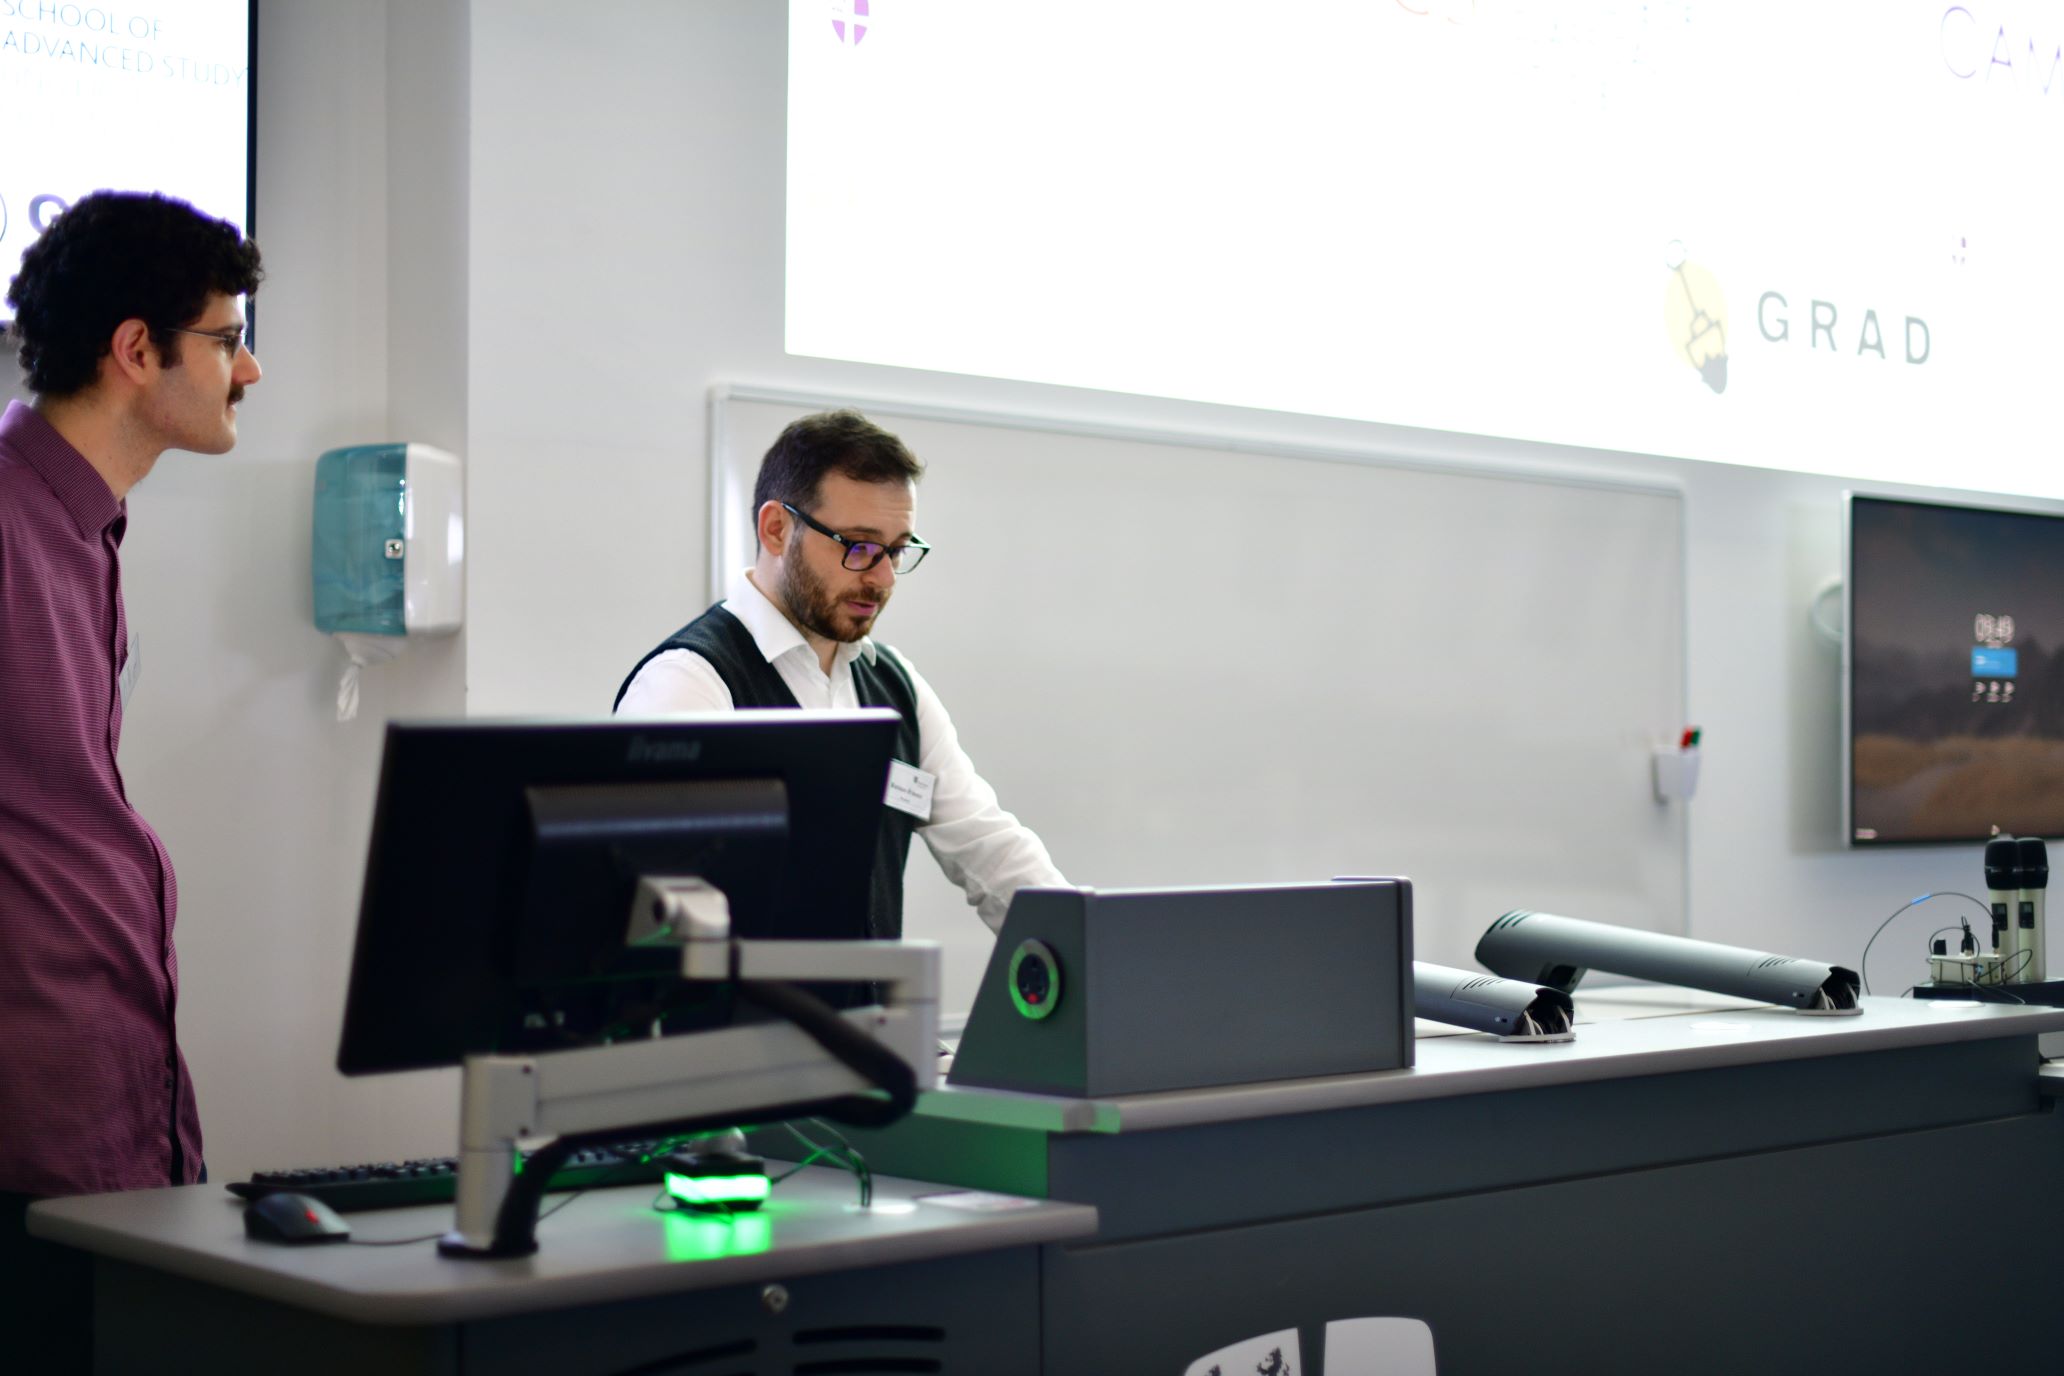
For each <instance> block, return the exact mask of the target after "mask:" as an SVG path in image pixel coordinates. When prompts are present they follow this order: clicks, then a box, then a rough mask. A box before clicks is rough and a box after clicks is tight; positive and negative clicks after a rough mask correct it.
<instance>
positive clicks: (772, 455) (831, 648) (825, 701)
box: [616, 411, 1067, 938]
mask: <svg viewBox="0 0 2064 1376" xmlns="http://www.w3.org/2000/svg"><path fill="white" fill-rule="evenodd" d="M923 474H924V465H922V464H921V463H919V462H918V460H917V457H916V456H915V455H913V454H912V453H911V452H910V450H909V449H908V448H907V447H905V445H904V444H903V441H901V440H900V439H898V438H896V436H894V435H892V434H890V433H889V432H888V431H886V430H883V429H882V428H881V427H879V426H877V425H875V424H874V423H873V422H872V421H869V420H868V419H867V418H866V417H864V416H862V415H860V414H859V413H858V412H856V411H829V412H825V413H823V414H821V415H814V416H805V417H803V419H801V420H799V421H796V422H795V423H794V424H792V425H790V426H789V427H788V428H787V429H786V430H784V431H782V432H781V437H780V438H779V439H777V440H775V441H774V447H773V448H771V449H769V450H768V451H767V457H766V458H765V459H764V460H762V461H761V464H760V474H759V478H758V480H757V481H756V482H755V483H754V484H753V513H754V527H755V534H756V535H757V536H758V539H759V555H758V558H757V559H756V560H755V562H754V564H753V566H752V567H751V568H750V569H747V570H745V571H744V572H743V573H742V574H740V575H739V577H738V578H737V579H736V580H735V581H734V582H733V585H732V587H731V590H730V595H729V596H728V597H727V598H725V600H724V601H722V602H719V603H718V604H717V605H716V606H714V607H712V608H710V609H709V610H708V611H706V612H704V613H703V614H702V615H701V616H699V617H697V618H696V619H695V620H694V621H691V622H689V623H688V624H687V625H686V626H684V627H682V628H681V629H680V630H679V631H676V632H675V633H674V634H673V635H672V636H670V637H669V638H668V639H667V640H666V641H665V642H664V643H663V644H661V645H660V646H659V647H658V648H657V649H655V650H653V651H652V652H651V653H650V654H648V655H646V656H645V658H643V659H642V660H640V661H639V662H638V664H637V666H636V667H635V668H633V669H632V671H631V674H630V677H629V678H627V679H625V680H624V684H623V687H621V688H619V689H618V690H617V694H616V710H617V712H618V713H620V714H624V715H649V714H653V713H661V712H696V711H702V712H707V711H728V710H730V709H732V708H737V707H813V708H846V709H850V708H856V707H892V708H894V709H895V710H896V711H897V713H898V714H899V715H901V717H902V718H903V721H902V724H901V726H900V727H899V728H898V730H897V736H896V762H895V763H894V764H893V765H891V766H890V775H891V783H892V784H900V785H901V787H896V788H894V789H893V790H892V796H891V798H890V799H889V805H888V806H887V807H886V808H884V809H883V813H882V818H883V820H882V830H881V837H880V840H879V842H878V845H877V850H876V853H875V862H874V880H873V886H872V890H871V893H870V897H869V903H868V934H869V935H870V936H874V937H880V938H894V937H898V936H901V935H902V933H903V862H904V858H905V857H906V856H907V855H908V853H909V850H910V838H911V835H912V833H913V832H915V833H917V834H919V835H922V836H923V837H924V840H925V844H926V845H928V846H929V847H930V848H931V852H932V855H933V857H934V858H935V859H937V860H938V862H939V868H940V869H942V870H944V871H945V872H946V876H947V877H948V878H949V879H952V880H953V881H954V882H955V883H957V884H959V885H960V886H961V888H962V890H963V891H965V893H966V894H967V897H968V902H970V903H971V904H973V905H975V907H976V909H977V911H978V912H979V913H980V914H981V917H982V920H983V921H984V922H986V923H988V924H989V926H990V928H991V929H994V928H997V927H1000V926H1001V925H1002V924H1003V914H1004V910H1005V908H1007V907H1008V906H1009V905H1010V899H1011V895H1012V894H1014V893H1016V892H1017V891H1018V889H1020V888H1022V887H1026V886H1029V885H1062V884H1066V883H1067V881H1066V880H1065V879H1063V878H1062V877H1061V874H1060V871H1058V870H1057V869H1055V868H1054V864H1053V861H1052V860H1051V859H1050V858H1049V857H1048V855H1047V853H1046V847H1045V846H1044V845H1043V844H1041V842H1040V840H1039V838H1038V837H1037V836H1035V835H1033V834H1032V832H1031V831H1030V830H1029V829H1027V828H1026V827H1024V826H1023V825H1021V824H1020V823H1019V822H1018V820H1017V819H1016V818H1015V817H1013V816H1011V815H1010V814H1009V813H1008V812H1005V811H1004V810H1003V809H1002V808H1001V807H999V806H998V805H997V801H996V791H995V790H994V789H992V788H991V787H990V786H989V785H988V784H987V783H986V782H984V781H983V779H982V776H981V775H979V774H977V773H976V772H975V767H974V764H973V763H972V762H971V761H970V760H969V759H968V757H967V753H966V752H965V751H963V750H962V749H961V748H960V740H959V737H958V736H957V735H956V734H955V732H954V729H953V721H952V719H951V718H950V717H948V716H947V715H946V709H945V708H944V707H943V706H941V705H940V703H939V697H938V694H936V693H934V692H933V691H932V688H931V685H930V684H928V683H926V682H925V681H924V679H923V678H922V677H920V676H919V675H918V673H917V671H916V670H915V669H914V668H912V667H911V665H910V663H909V661H908V660H906V659H904V658H903V657H902V655H901V654H899V653H898V652H897V651H895V650H894V649H891V648H890V647H889V646H887V645H883V644H881V643H879V642H878V641H876V640H874V639H873V638H872V637H871V635H870V632H871V631H873V629H874V623H875V620H876V619H877V618H878V617H879V616H880V615H881V612H882V609H883V608H884V607H885V606H887V605H888V601H889V598H890V596H891V595H892V594H893V593H894V592H895V589H896V580H897V578H898V577H900V576H901V575H903V574H907V573H910V572H912V571H913V570H915V569H916V568H917V567H918V565H919V564H920V563H922V562H923V560H924V557H925V554H926V553H927V552H928V551H929V550H930V548H931V547H930V546H929V545H927V544H925V542H924V541H922V540H920V539H918V538H917V536H916V534H915V528H914V521H915V513H916V485H917V480H918V479H919V478H920V477H922V476H923ZM927 793H929V799H928V800H927V799H926V797H925V795H926V794H927Z"/></svg>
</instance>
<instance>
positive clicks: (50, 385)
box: [7, 191, 265, 397]
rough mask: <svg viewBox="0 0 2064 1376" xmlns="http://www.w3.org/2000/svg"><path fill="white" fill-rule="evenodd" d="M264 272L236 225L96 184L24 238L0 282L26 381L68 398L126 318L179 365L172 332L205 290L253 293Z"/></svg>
mask: <svg viewBox="0 0 2064 1376" xmlns="http://www.w3.org/2000/svg"><path fill="white" fill-rule="evenodd" d="M264 277H265V269H264V268H263V267H262V266H261V265H260V263H259V260H258V245H256V244H254V243H252V242H251V241H250V240H249V239H246V238H244V236H243V235H242V234H240V233H238V232H237V228H236V226H235V225H232V224H230V223H228V222H227V221H224V220H214V219H210V218H209V217H208V216H206V215H203V214H202V213H201V212H200V211H198V210H195V209H194V208H193V207H192V206H190V205H188V204H187V203H186V202H185V201H179V200H174V199H173V198H172V197H170V196H161V195H157V194H155V193H152V194H149V195H145V194H142V193H139V192H129V191H96V192H94V193H93V194H92V195H90V196H86V197H84V198H82V199H81V200H80V201H79V202H78V203H77V204H75V205H73V206H72V207H71V209H69V210H67V211H65V212H64V213H63V214H62V215H60V216H58V217H57V219H56V220H55V221H54V222H53V223H52V224H51V225H50V227H49V228H48V229H46V230H44V231H43V235H42V237H41V238H39V239H37V240H36V242H34V243H33V244H30V245H29V248H28V251H27V252H26V253H24V254H22V261H21V271H20V272H19V273H17V274H16V275H15V278H14V282H13V284H12V285H11V286H9V287H8V289H7V304H8V305H10V306H12V307H13V308H14V326H13V334H14V337H15V339H16V341H17V342H18V343H19V344H20V346H21V365H22V371H23V372H24V373H26V374H27V375H28V385H29V390H30V391H32V392H34V393H36V394H37V395H38V396H43V397H68V396H71V395H73V394H74V393H76V392H79V391H82V390H84V389H85V388H86V387H88V386H90V385H92V383H93V382H94V380H95V379H96V378H98V377H99V375H100V360H101V359H103V358H105V357H106V356H107V354H108V350H109V348H110V347H111V341H112V338H113V335H114V332H115V327H116V326H117V325H120V324H121V323H122V322H123V321H124V320H132V319H134V320H141V321H143V323H144V324H145V325H147V326H149V327H150V335H151V342H152V343H154V344H156V345H157V348H158V352H159V353H160V354H161V355H163V356H164V357H165V359H166V360H167V366H176V365H177V363H178V361H179V353H178V342H179V341H178V339H177V337H176V336H175V335H174V333H173V331H174V330H175V329H177V328H178V327H179V326H182V325H189V324H192V323H193V322H194V321H195V320H198V319H199V318H200V316H201V312H202V311H204V310H206V309H207V307H208V297H209V296H210V295H211V294H213V293H215V292H221V293H223V294H224V295H227V296H250V295H252V294H254V293H255V292H256V291H257V290H258V283H259V282H260V281H262V280H263V279H264Z"/></svg>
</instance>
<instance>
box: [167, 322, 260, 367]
mask: <svg viewBox="0 0 2064 1376" xmlns="http://www.w3.org/2000/svg"><path fill="white" fill-rule="evenodd" d="M166 328H168V329H169V330H171V331H172V333H173V334H194V335H199V336H200V337H201V338H203V339H212V340H214V341H215V342H216V343H217V344H220V345H221V346H222V352H223V353H224V354H225V355H226V356H228V357H229V358H232V359H233V358H235V357H236V356H237V355H238V354H239V353H241V352H242V351H243V347H244V327H243V326H242V325H238V326H237V327H236V328H235V329H231V330H190V329H188V328H187V327H186V326H184V325H170V326H167V327H166Z"/></svg>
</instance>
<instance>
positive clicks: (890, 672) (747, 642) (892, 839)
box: [616, 605, 918, 940]
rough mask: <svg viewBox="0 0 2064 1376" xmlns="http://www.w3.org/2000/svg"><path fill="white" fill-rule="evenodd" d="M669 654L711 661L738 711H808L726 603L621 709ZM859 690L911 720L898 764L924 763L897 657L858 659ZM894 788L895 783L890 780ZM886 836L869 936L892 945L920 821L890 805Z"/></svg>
mask: <svg viewBox="0 0 2064 1376" xmlns="http://www.w3.org/2000/svg"><path fill="white" fill-rule="evenodd" d="M668 650H693V651H694V652H695V653H696V654H699V655H701V656H702V657H703V658H704V659H706V660H708V661H709V662H710V665H711V667H713V668H714V669H716V671H717V677H718V678H721V679H723V680H724V686H725V687H726V688H728V689H730V690H731V705H732V706H733V707H800V706H801V705H802V704H801V703H799V702H797V701H796V700H795V694H794V693H791V692H789V691H788V685H787V684H786V683H783V682H782V681H781V674H780V673H779V671H777V670H776V669H775V668H774V666H773V665H771V664H769V663H768V662H767V659H766V656H764V655H762V654H761V653H760V647H759V646H758V645H757V644H755V643H754V641H753V638H752V632H751V631H748V630H747V629H746V628H745V623H744V622H742V621H740V620H739V619H738V618H737V617H735V616H733V615H731V613H730V612H727V611H725V610H724V608H723V607H722V606H721V605H719V606H715V607H711V608H710V609H709V610H708V611H706V612H704V613H703V614H702V615H701V616H698V617H696V618H695V620H693V621H691V622H689V623H688V624H687V625H685V626H683V627H682V628H681V629H680V630H678V631H675V632H674V633H673V634H672V635H671V636H669V637H667V639H666V640H665V641H664V642H662V643H661V644H660V645H659V646H658V647H657V648H656V649H654V650H653V651H651V653H649V654H647V655H646V656H645V658H644V659H641V660H639V661H638V662H637V664H636V665H635V666H634V667H633V668H632V669H631V672H630V674H629V675H628V676H627V677H625V679H624V681H623V686H622V687H621V688H618V689H617V690H616V701H617V703H618V704H619V705H620V704H621V703H622V702H623V699H624V694H625V693H626V692H629V691H630V687H631V680H632V679H634V678H636V677H637V676H638V670H640V669H643V668H644V667H645V665H646V664H647V663H648V662H649V661H650V660H652V659H653V658H654V656H657V655H662V654H665V653H666V652H667V651H668ZM853 687H854V689H855V690H856V692H857V694H858V696H859V699H860V705H861V706H862V707H892V708H894V709H895V710H896V712H897V713H898V714H899V715H900V716H901V717H902V718H903V721H902V723H901V724H900V725H899V726H897V728H896V758H897V759H899V760H902V761H903V762H904V763H906V764H916V763H917V760H918V748H917V747H918V741H917V689H916V688H914V687H912V686H911V682H910V675H909V674H908V673H907V672H906V671H905V670H904V668H903V666H902V665H901V664H900V663H898V662H897V660H896V656H895V654H894V653H893V652H892V651H890V650H887V649H883V648H880V647H877V648H876V653H875V657H874V663H872V664H869V663H868V662H867V656H865V655H859V656H857V657H855V658H854V660H853ZM883 783H884V786H886V783H887V781H886V780H884V781H883ZM881 817H882V820H881V834H880V835H879V837H877V839H876V841H875V847H874V881H873V883H872V884H871V885H870V886H869V889H868V898H867V934H868V935H869V936H871V937H877V938H881V939H884V940H895V939H897V938H899V937H901V936H902V935H903V864H904V862H905V861H906V860H908V859H909V858H910V836H911V833H912V832H914V831H916V830H917V819H916V818H915V817H912V816H911V815H910V814H909V813H907V812H900V811H898V810H897V809H895V808H892V807H884V808H883V809H882V814H881Z"/></svg>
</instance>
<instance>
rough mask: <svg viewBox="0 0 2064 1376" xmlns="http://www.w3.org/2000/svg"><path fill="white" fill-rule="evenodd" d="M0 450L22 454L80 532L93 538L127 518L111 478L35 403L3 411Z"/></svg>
mask: <svg viewBox="0 0 2064 1376" xmlns="http://www.w3.org/2000/svg"><path fill="white" fill-rule="evenodd" d="M0 448H6V449H11V450H13V451H14V452H15V453H17V454H19V455H21V456H22V458H23V459H25V460H27V461H28V465H29V467H31V468H33V469H35V470H36V472H37V473H38V474H39V475H41V477H42V479H43V481H44V482H46V483H48V484H50V490H51V491H52V492H54V493H55V494H57V500H58V502H59V503H60V504H62V505H63V507H64V509H65V510H66V511H67V512H69V513H70V514H71V517H72V522H73V524H75V525H77V526H78V527H79V534H80V535H82V536H86V537H88V538H91V537H92V536H95V535H98V534H100V533H101V532H102V531H104V530H106V529H107V528H108V527H109V526H110V525H113V524H114V523H115V522H116V521H118V520H120V519H121V518H122V515H123V511H124V508H123V506H122V503H121V500H120V499H119V498H117V497H116V496H115V494H114V491H113V490H112V489H111V488H109V487H108V485H107V480H106V479H105V478H103V477H101V476H100V474H99V473H98V472H96V471H94V467H93V465H92V464H90V463H88V462H86V456H85V455H84V454H81V453H80V452H79V451H78V450H76V449H74V448H73V447H72V443H71V441H70V440H68V439H66V438H65V437H64V436H63V435H60V434H58V433H57V427H56V426H54V425H52V424H51V423H50V422H49V421H47V420H45V419H44V418H43V416H42V413H41V412H39V411H37V410H36V409H35V408H34V407H33V406H24V405H22V404H21V403H20V402H18V401H10V402H8V403H7V413H6V414H5V415H0Z"/></svg>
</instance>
